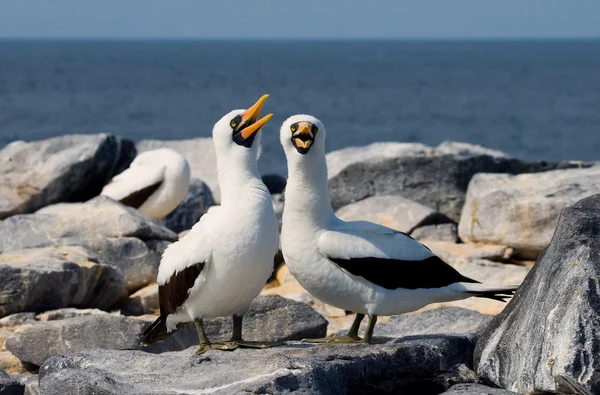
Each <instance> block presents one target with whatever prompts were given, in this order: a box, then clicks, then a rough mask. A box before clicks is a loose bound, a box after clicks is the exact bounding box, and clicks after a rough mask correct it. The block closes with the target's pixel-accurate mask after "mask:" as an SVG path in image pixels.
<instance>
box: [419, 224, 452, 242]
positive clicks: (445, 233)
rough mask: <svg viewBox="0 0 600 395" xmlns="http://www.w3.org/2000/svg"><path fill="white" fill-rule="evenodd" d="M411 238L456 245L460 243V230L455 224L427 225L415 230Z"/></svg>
mask: <svg viewBox="0 0 600 395" xmlns="http://www.w3.org/2000/svg"><path fill="white" fill-rule="evenodd" d="M410 236H411V237H412V238H413V239H416V240H432V241H446V242H449V243H456V242H457V241H458V228H457V226H456V224H455V223H447V224H438V225H425V226H420V227H418V228H416V229H415V230H413V231H412V232H411V233H410Z"/></svg>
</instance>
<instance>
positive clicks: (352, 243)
mask: <svg viewBox="0 0 600 395" xmlns="http://www.w3.org/2000/svg"><path fill="white" fill-rule="evenodd" d="M347 225H348V226H346V227H344V228H342V229H339V230H335V231H328V232H325V233H324V234H323V235H321V237H320V238H319V241H318V248H319V251H320V253H321V254H322V255H323V256H324V257H325V258H327V259H329V260H330V261H331V262H333V263H334V264H336V265H337V266H339V267H340V268H342V269H343V270H345V271H346V272H348V273H351V274H352V275H354V276H358V277H362V278H364V279H365V280H367V281H370V282H371V283H373V284H376V285H379V286H381V287H383V288H387V289H398V288H405V289H418V288H439V287H444V286H447V285H450V284H453V283H457V282H475V281H474V280H471V279H469V278H467V277H464V276H462V275H461V274H460V273H459V272H458V271H456V270H455V269H454V268H452V267H451V266H450V265H448V264H447V263H445V262H444V261H442V260H441V259H440V258H439V257H437V256H436V255H435V254H433V253H432V252H431V251H430V250H429V249H428V248H427V247H425V246H424V245H423V244H421V243H419V242H418V241H416V240H414V239H413V238H411V237H410V236H408V235H406V234H404V233H402V232H398V231H395V230H393V229H389V228H385V227H383V226H378V225H375V224H370V225H373V226H366V224H365V223H352V222H350V223H347ZM353 225H354V226H353Z"/></svg>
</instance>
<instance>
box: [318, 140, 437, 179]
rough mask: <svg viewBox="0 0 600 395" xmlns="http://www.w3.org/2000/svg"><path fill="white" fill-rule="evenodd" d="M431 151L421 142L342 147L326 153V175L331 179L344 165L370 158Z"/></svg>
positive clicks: (430, 153) (431, 150)
mask: <svg viewBox="0 0 600 395" xmlns="http://www.w3.org/2000/svg"><path fill="white" fill-rule="evenodd" d="M433 152H434V149H433V148H432V147H430V146H428V145H425V144H421V143H396V142H378V143H373V144H369V145H365V146H363V147H347V148H342V149H340V150H336V151H332V152H329V153H328V154H327V156H326V159H327V176H328V177H329V178H330V179H331V178H333V177H335V176H337V175H338V174H339V173H340V172H341V171H342V170H344V169H345V168H346V167H348V166H350V165H352V164H354V163H360V162H365V161H368V160H371V159H377V158H397V157H402V156H417V155H433Z"/></svg>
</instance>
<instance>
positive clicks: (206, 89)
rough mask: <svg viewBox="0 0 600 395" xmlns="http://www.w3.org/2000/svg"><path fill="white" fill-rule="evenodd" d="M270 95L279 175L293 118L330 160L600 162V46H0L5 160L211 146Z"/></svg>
mask: <svg viewBox="0 0 600 395" xmlns="http://www.w3.org/2000/svg"><path fill="white" fill-rule="evenodd" d="M263 93H269V94H270V98H269V99H268V101H267V103H266V105H265V110H264V111H268V112H273V113H275V116H274V118H273V119H272V120H271V122H270V123H269V124H268V125H267V126H266V127H265V129H264V133H263V146H264V153H265V154H267V155H271V156H273V158H274V159H277V160H281V161H283V160H284V157H283V152H282V151H281V149H280V146H279V141H278V130H279V126H280V124H281V122H282V121H283V120H284V119H285V118H286V117H288V116H290V115H292V114H295V113H309V114H312V115H315V116H317V117H318V118H320V119H321V120H322V121H323V122H324V124H325V126H326V128H327V132H328V141H327V145H328V147H327V148H328V150H334V149H339V148H342V147H346V146H352V145H364V144H368V143H370V142H374V141H406V142H423V143H426V144H431V145H435V144H438V143H440V142H442V141H444V140H456V141H466V142H471V143H476V144H482V145H485V146H487V147H491V148H495V149H499V150H503V151H505V152H507V153H509V154H511V155H514V156H516V157H520V158H524V159H539V160H560V159H577V160H600V41H580V42H569V41H560V42H559V41H557V42H551V41H511V42H501V41H473V42H457V41H456V42H455V41H447V42H432V41H356V42H353V41H110V42H101V41H0V147H2V146H4V145H6V144H7V143H9V142H11V141H13V140H17V139H20V140H27V141H30V140H38V139H44V138H48V137H52V136H57V135H61V134H68V133H90V134H91V133H100V132H106V133H112V134H116V135H120V136H124V137H128V138H130V139H133V140H136V141H137V140H141V139H149V138H153V139H188V138H193V137H199V136H210V134H211V129H212V125H213V124H214V122H215V121H217V120H218V119H219V118H220V117H221V116H222V115H223V114H225V113H226V112H228V111H230V110H232V109H234V108H245V107H247V106H249V105H250V104H252V103H254V101H255V100H256V99H258V98H259V97H260V96H261V95H262V94H263ZM198 154H199V155H201V154H202V153H198Z"/></svg>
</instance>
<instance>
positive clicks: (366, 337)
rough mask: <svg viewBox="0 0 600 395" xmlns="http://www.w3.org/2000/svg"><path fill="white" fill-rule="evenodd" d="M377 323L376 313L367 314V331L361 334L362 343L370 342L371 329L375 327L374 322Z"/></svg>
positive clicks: (371, 336)
mask: <svg viewBox="0 0 600 395" xmlns="http://www.w3.org/2000/svg"><path fill="white" fill-rule="evenodd" d="M376 323H377V316H376V315H369V323H368V324H367V331H366V332H365V335H364V336H363V339H362V341H363V343H371V339H372V338H373V329H375V324H376Z"/></svg>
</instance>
